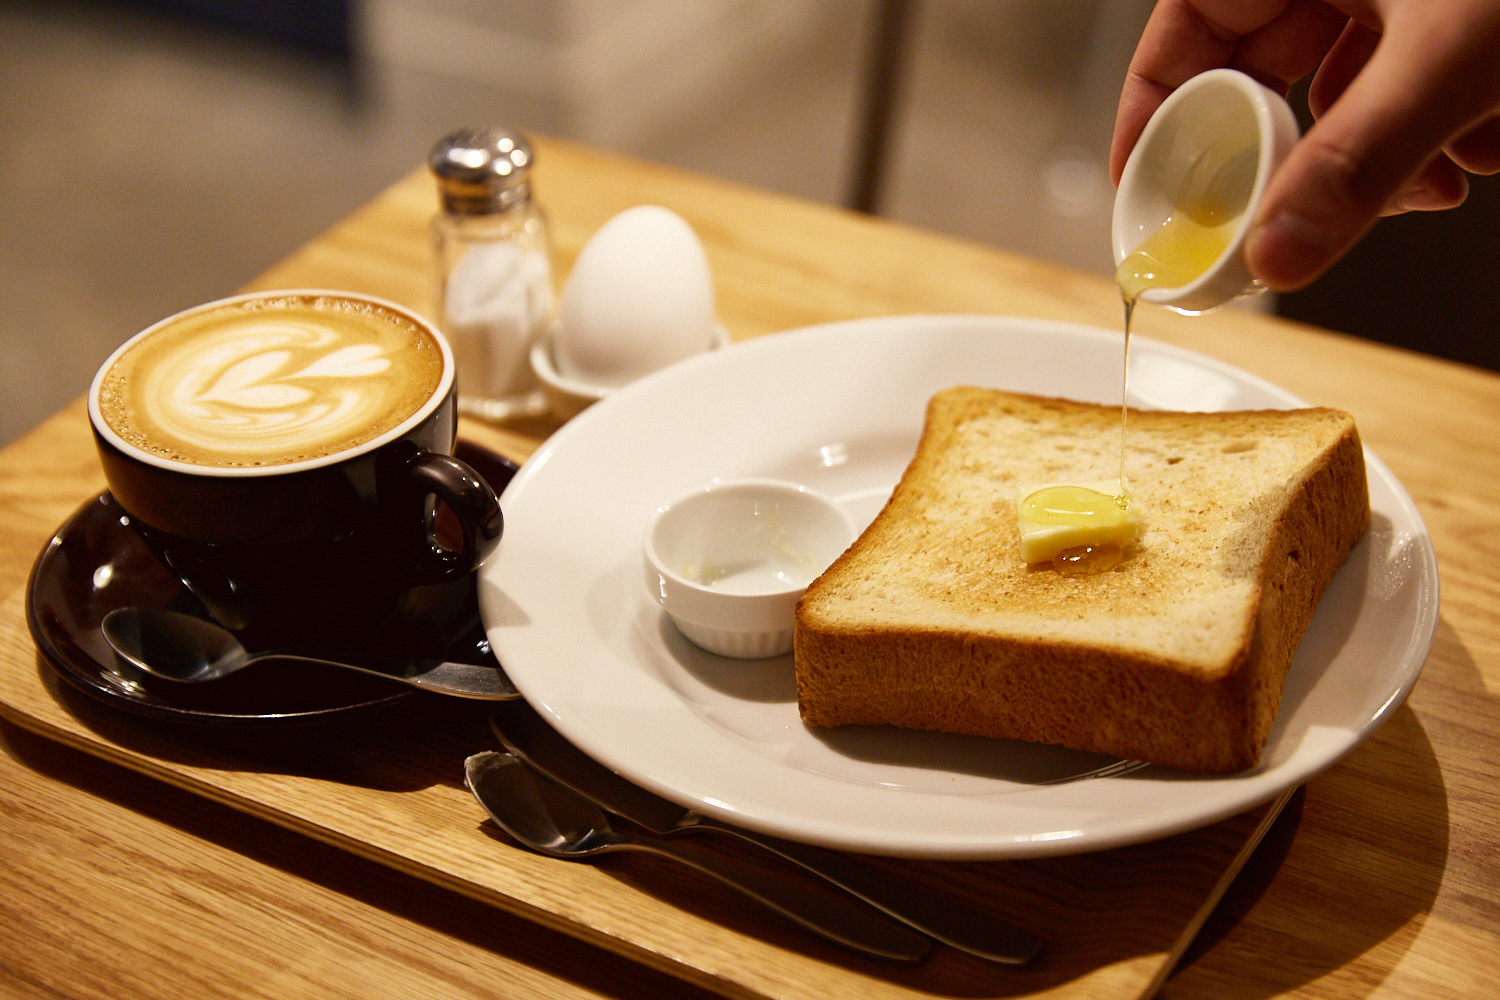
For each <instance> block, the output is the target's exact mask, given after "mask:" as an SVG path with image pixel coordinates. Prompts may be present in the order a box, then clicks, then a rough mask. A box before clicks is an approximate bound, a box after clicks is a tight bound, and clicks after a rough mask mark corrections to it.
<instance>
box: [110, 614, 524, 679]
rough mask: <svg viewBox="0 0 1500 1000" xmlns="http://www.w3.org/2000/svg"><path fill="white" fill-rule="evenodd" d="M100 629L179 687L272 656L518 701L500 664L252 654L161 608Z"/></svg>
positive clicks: (205, 624) (124, 653)
mask: <svg viewBox="0 0 1500 1000" xmlns="http://www.w3.org/2000/svg"><path fill="white" fill-rule="evenodd" d="M100 630H101V631H102V632H103V633H104V638H105V640H106V641H107V642H108V643H109V644H110V646H111V647H113V648H114V651H115V652H116V653H118V654H119V655H120V657H121V658H123V659H124V660H125V661H126V662H128V663H130V664H131V665H132V666H134V667H135V668H136V669H138V670H140V671H141V672H142V673H144V674H148V675H150V676H151V677H155V678H160V679H161V680H167V681H175V682H177V683H182V684H199V683H205V682H209V681H215V680H218V679H219V678H221V677H227V676H228V675H230V674H232V673H235V672H237V671H240V670H243V669H245V668H246V667H248V666H250V665H251V664H253V663H256V662H258V661H260V660H266V659H271V658H273V657H274V658H276V659H279V660H290V661H292V662H297V663H313V664H317V665H319V666H324V667H337V668H340V669H343V670H352V671H355V672H356V673H361V674H370V675H372V676H375V677H385V678H387V679H389V680H393V681H400V682H401V683H403V684H409V685H411V686H412V687H416V688H421V689H422V690H424V691H433V692H435V693H437V694H446V695H452V696H454V697H458V698H476V699H480V700H483V701H508V700H510V699H512V698H519V697H520V696H521V693H520V692H519V691H517V690H516V689H515V686H514V685H512V684H511V682H510V678H509V677H506V676H505V672H504V671H503V670H501V669H500V665H499V664H495V665H494V666H480V665H478V664H473V663H450V662H446V661H442V660H420V659H409V658H405V657H394V656H389V657H387V656H365V655H361V656H360V662H358V663H349V662H345V661H341V660H327V659H322V658H319V657H312V656H303V655H301V654H299V653H293V652H284V651H280V650H266V651H264V652H260V653H251V652H249V651H248V650H246V649H245V647H244V646H242V645H240V641H239V640H238V639H236V638H235V637H234V635H233V633H231V632H229V631H228V630H227V629H224V628H221V627H219V626H218V625H215V624H214V623H213V622H210V621H205V620H204V619H202V618H198V617H195V616H193V615H186V614H182V613H181V612H177V611H168V610H166V609H164V608H117V609H116V610H114V611H111V612H110V613H109V614H107V615H105V616H104V621H103V622H102V623H101V624H100Z"/></svg>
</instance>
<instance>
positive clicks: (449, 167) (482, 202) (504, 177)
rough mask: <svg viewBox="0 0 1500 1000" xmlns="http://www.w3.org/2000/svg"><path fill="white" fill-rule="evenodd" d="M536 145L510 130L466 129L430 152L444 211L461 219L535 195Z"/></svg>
mask: <svg viewBox="0 0 1500 1000" xmlns="http://www.w3.org/2000/svg"><path fill="white" fill-rule="evenodd" d="M531 161H532V153H531V144H530V143H529V142H527V141H526V137H525V136H523V135H522V134H521V133H519V132H515V131H512V130H510V129H505V128H494V127H489V128H464V129H459V130H458V131H457V132H453V133H450V134H449V135H446V136H444V137H443V138H441V139H439V140H438V142H437V145H435V146H433V147H432V152H431V153H429V154H427V165H428V167H430V168H431V169H432V172H433V173H434V174H436V175H437V180H438V191H439V193H440V194H441V195H442V200H443V209H444V210H445V211H448V212H452V213H454V214H458V215H484V214H487V213H490V212H500V211H504V210H505V209H507V208H510V207H511V206H512V205H515V204H518V203H520V202H523V201H525V200H527V199H528V198H530V197H531Z"/></svg>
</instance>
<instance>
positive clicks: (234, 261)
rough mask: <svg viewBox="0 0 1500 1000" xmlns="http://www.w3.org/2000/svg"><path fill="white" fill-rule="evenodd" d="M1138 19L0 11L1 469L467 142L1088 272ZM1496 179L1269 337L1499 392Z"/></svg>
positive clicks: (1099, 236) (1019, 6) (747, 8)
mask: <svg viewBox="0 0 1500 1000" xmlns="http://www.w3.org/2000/svg"><path fill="white" fill-rule="evenodd" d="M1150 6H1151V4H1150V0H1059V2H1053V3H1035V2H1030V0H909V2H906V0H836V2H832V3H828V2H821V0H693V2H691V3H682V2H679V0H29V2H28V0H0V51H3V52H4V53H5V55H4V57H3V60H0V221H3V231H0V301H3V302H4V308H3V310H0V443H4V442H8V441H10V440H11V439H13V438H14V437H16V436H17V435H19V434H21V433H22V432H24V431H25V430H26V429H28V428H29V427H31V426H33V425H34V424H35V423H37V422H38V421H40V420H41V419H43V418H44V417H46V416H47V415H48V414H50V413H51V412H53V411H54V410H56V409H57V408H59V407H60V406H62V405H64V404H66V403H67V402H68V401H70V400H71V399H73V398H75V397H76V396H77V395H79V394H80V393H82V392H83V391H84V390H85V389H86V388H87V385H88V381H89V379H90V378H91V377H92V375H93V372H94V370H95V368H97V366H98V365H99V364H100V363H101V362H102V361H103V359H104V357H105V356H106V355H107V354H108V353H109V352H110V351H111V350H112V349H113V348H114V347H115V346H116V345H118V344H119V343H120V341H122V340H124V339H125V338H126V337H128V336H129V335H130V334H132V333H134V332H135V331H136V330H138V329H140V328H141V327H143V326H145V325H147V324H148V323H150V322H152V321H154V320H156V319H159V318H161V317H163V316H165V315H168V314H169V313H172V312H174V311H176V310H178V309H181V308H185V307H187V306H190V305H194V304H196V303H199V302H203V301H206V300H208V299H212V298H217V297H220V296H222V295H226V294H229V293H231V292H233V291H234V289H235V288H237V287H238V286H239V285H240V284H242V283H244V282H245V281H248V280H249V279H250V278H252V277H254V276H255V275H256V274H258V273H259V272H260V271H261V270H263V269H264V268H266V267H268V266H269V265H270V264H272V263H274V262H275V261H277V260H278V259H280V258H281V257H283V256H284V255H286V254H287V253H288V252H290V251H291V250H293V249H294V248H296V247H297V246H298V245H300V244H301V243H302V242H304V241H306V240H307V239H309V238H311V237H312V236H314V235H316V234H317V233H319V232H321V231H322V230H323V229H325V228H327V227H328V226H329V225H331V224H332V223H334V222H335V221H337V220H338V219H339V218H341V217H342V216H344V215H346V214H347V213H348V212H350V211H351V210H353V209H354V208H356V207H358V206H359V205H360V204H362V203H363V202H365V201H366V200H368V199H369V198H370V197H372V196H373V195H375V194H376V193H377V192H378V191H380V190H381V189H383V188H384V187H386V186H387V185H389V184H391V183H392V182H394V181H396V180H397V179H398V178H400V177H401V176H403V175H405V174H406V173H408V172H409V171H410V170H412V169H413V168H415V167H416V166H418V165H419V164H420V163H421V162H422V161H423V158H424V156H425V154H426V152H427V150H428V148H429V147H430V146H431V145H432V143H433V142H434V141H435V140H436V139H437V138H438V137H440V136H441V135H443V134H445V133H446V132H448V131H450V130H451V129H453V128H456V127H458V126H461V125H470V124H503V125H511V126H516V127H520V128H523V129H528V130H533V131H539V132H545V133H549V134H552V135H556V136H560V137H565V138H569V139H573V140H577V141H580V142H584V143H589V144H592V145H596V146H599V147H603V148H606V149H611V150H616V151H620V152H624V153H629V154H632V155H635V156H640V157H644V158H648V159H652V160H658V161H661V162H666V163H671V164H675V165H679V166H683V167H687V168H690V169H694V170H699V171H703V172H707V173H711V174H715V175H718V176H722V177H726V178H729V179H732V180H735V181H740V182H744V183H747V184H753V185H757V186H762V187H767V188H772V189H776V190H779V191H783V192H786V193H789V194H793V195H797V196H801V197H805V198H811V199H816V200H818V201H822V202H827V203H830V204H840V205H850V206H855V207H861V208H865V209H869V210H873V211H876V212H878V213H879V214H881V215H884V216H886V217H888V218H892V219H895V220H899V221H901V222H905V223H910V224H913V225H917V226H922V227H926V228H930V229H935V230H938V231H942V232H946V233H950V234H953V235H955V236H959V237H963V238H968V239H973V240H978V241H983V242H986V243H990V244H993V245H997V246H1001V247H1005V248H1008V249H1012V250H1018V251H1021V252H1024V253H1030V254H1035V255H1038V256H1042V257H1046V258H1049V259H1051V260H1054V261H1057V262H1059V263H1062V264H1065V265H1068V266H1071V267H1075V268H1079V269H1082V270H1087V271H1092V272H1096V273H1099V274H1109V273H1111V271H1112V266H1111V265H1112V262H1111V259H1110V253H1109V238H1108V234H1109V214H1110V208H1111V204H1112V197H1113V192H1112V190H1111V188H1110V186H1109V183H1108V178H1107V175H1106V173H1105V154H1106V151H1107V149H1108V143H1109V137H1110V130H1111V127H1112V123H1113V117H1114V107H1115V101H1116V98H1117V96H1118V92H1119V83H1120V80H1121V78H1122V76H1123V74H1124V70H1125V66H1126V64H1127V63H1128V61H1129V57H1130V53H1131V50H1132V49H1133V47H1134V44H1135V39H1136V37H1137V36H1138V35H1139V32H1140V29H1141V27H1142V25H1144V23H1145V19H1146V17H1147V15H1148V14H1149V11H1150ZM872 126H873V128H872ZM871 136H874V137H875V140H876V141H874V142H871V141H870V137H871ZM1494 180H1495V179H1494V178H1488V179H1479V181H1478V182H1476V183H1475V185H1474V193H1473V195H1472V197H1471V204H1470V205H1469V206H1466V207H1465V208H1464V209H1463V210H1460V211H1459V212H1451V213H1440V214H1438V215H1433V216H1421V217H1417V216H1414V217H1406V218H1401V219H1392V220H1386V221H1385V222H1383V223H1381V225H1380V226H1379V227H1378V228H1377V231H1376V233H1375V234H1374V236H1373V237H1372V238H1371V239H1369V240H1367V241H1366V243H1365V244H1364V245H1363V246H1362V247H1361V248H1360V249H1359V250H1358V251H1357V252H1356V253H1355V254H1354V255H1353V256H1352V257H1351V258H1350V260H1349V261H1348V262H1346V264H1344V265H1342V266H1341V267H1340V268H1339V269H1338V270H1337V271H1335V272H1334V273H1332V274H1330V275H1329V276H1328V277H1326V278H1324V279H1323V280H1322V281H1320V282H1319V283H1318V284H1317V285H1316V286H1314V288H1313V289H1310V290H1309V291H1307V292H1303V293H1299V294H1297V295H1291V296H1284V297H1282V298H1281V299H1280V300H1278V301H1275V302H1271V301H1268V300H1266V301H1262V302H1261V303H1260V305H1261V307H1274V308H1276V309H1278V310H1279V311H1281V312H1283V313H1284V314H1286V315H1288V316H1292V317H1294V318H1299V319H1303V320H1305V321H1308V322H1312V323H1317V324H1319V325H1323V326H1328V327H1331V328H1333V329H1337V330H1341V331H1344V332H1347V333H1351V334H1355V335H1358V336H1363V337H1370V338H1373V339H1378V340H1383V341H1386V342H1388V343H1393V344H1398V345H1402V346H1405V347H1408V348H1411V349H1415V350H1421V351H1427V352H1430V353H1435V354H1440V355H1443V356H1445V357H1449V358H1452V359H1456V360H1460V361H1464V362H1466V363H1469V364H1474V365H1480V366H1484V367H1488V368H1492V369H1496V370H1500V238H1497V237H1500V187H1497V185H1496V184H1494V183H1488V182H1489V181H1494ZM540 197H541V198H542V200H543V202H544V203H545V192H542V193H541V195H540Z"/></svg>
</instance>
